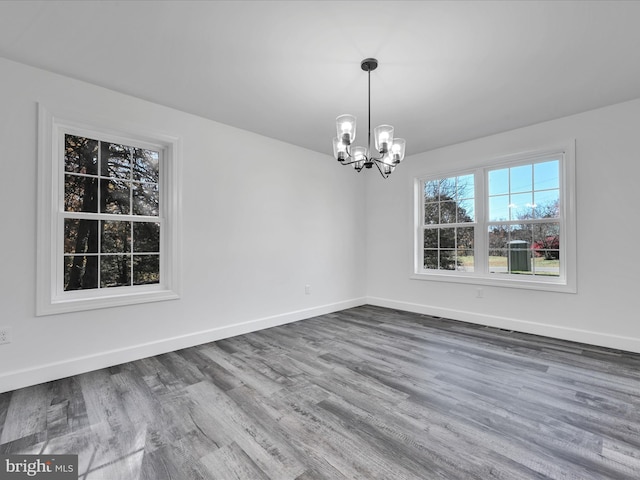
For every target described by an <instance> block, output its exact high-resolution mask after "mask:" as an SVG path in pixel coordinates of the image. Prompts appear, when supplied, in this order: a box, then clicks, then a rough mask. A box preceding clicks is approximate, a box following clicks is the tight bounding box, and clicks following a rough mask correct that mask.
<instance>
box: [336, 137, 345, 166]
mask: <svg viewBox="0 0 640 480" xmlns="http://www.w3.org/2000/svg"><path fill="white" fill-rule="evenodd" d="M333 156H334V157H335V158H336V160H340V161H344V160H346V158H347V146H346V145H345V144H344V143H342V140H340V139H339V138H338V137H335V138H334V139H333Z"/></svg>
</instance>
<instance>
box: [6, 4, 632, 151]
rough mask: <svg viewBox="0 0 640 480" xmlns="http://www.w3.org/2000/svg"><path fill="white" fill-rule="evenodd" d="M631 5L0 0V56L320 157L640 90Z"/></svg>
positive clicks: (441, 141)
mask: <svg viewBox="0 0 640 480" xmlns="http://www.w3.org/2000/svg"><path fill="white" fill-rule="evenodd" d="M639 24H640V2H634V1H631V2H615V1H602V2H600V1H590V2H580V1H572V2H561V1H555V2H551V1H549V2H542V1H534V2H525V1H518V2H507V1H498V2H484V1H470V2H466V1H455V2H452V1H446V2H440V1H424V2H422V1H408V2H401V1H385V2H371V1H348V2H340V1H229V2H227V1H197V2H193V1H115V2H114V1H100V2H93V1H91V2H89V1H84V2H78V1H75V0H74V1H56V0H53V1H24V0H22V1H0V56H4V57H6V58H9V59H12V60H16V61H19V62H22V63H26V64H29V65H33V66H36V67H40V68H43V69H46V70H49V71H52V72H57V73H60V74H63V75H66V76H69V77H74V78H77V79H81V80H85V81H87V82H90V83H93V84H96V85H101V86H104V87H107V88H110V89H112V90H116V91H119V92H123V93H126V94H130V95H134V96H136V97H140V98H143V99H146V100H150V101H153V102H156V103H160V104H163V105H168V106H170V107H173V108H176V109H179V110H183V111H185V112H190V113H193V114H196V115H200V116H202V117H206V118H210V119H212V120H216V121H219V122H222V123H225V124H228V125H233V126H236V127H239V128H243V129H246V130H249V131H252V132H256V133H259V134H262V135H266V136H268V137H272V138H276V139H279V140H283V141H286V142H289V143H293V144H296V145H300V146H302V147H306V148H309V149H311V150H315V151H318V152H324V153H327V154H331V153H332V146H331V140H332V138H333V137H334V136H335V127H334V123H335V117H336V116H337V115H339V114H342V113H351V114H354V115H356V116H357V117H358V119H359V124H358V135H357V138H356V144H364V143H365V142H366V119H367V74H366V73H365V72H363V71H362V70H361V69H360V61H361V60H362V59H364V58H366V57H375V58H377V59H378V60H379V67H378V69H377V70H376V71H374V72H372V73H371V83H372V85H371V88H372V93H371V95H372V105H371V108H372V111H371V115H372V120H371V121H372V126H376V125H377V124H380V123H389V124H392V125H394V126H395V129H396V136H400V137H404V138H405V139H406V140H407V155H411V154H415V153H419V152H422V151H426V150H431V149H433V148H437V147H440V146H444V145H450V144H453V143H458V142H461V141H464V140H469V139H472V138H478V137H482V136H486V135H489V134H492V133H497V132H501V131H505V130H510V129H513V128H517V127H520V126H525V125H531V124H534V123H537V122H541V121H545V120H549V119H553V118H558V117H562V116H566V115H570V114H573V113H578V112H582V111H586V110H590V109H593V108H598V107H601V106H604V105H609V104H613V103H617V102H622V101H626V100H630V99H634V98H639V97H640V61H639V52H640V28H638V25H639Z"/></svg>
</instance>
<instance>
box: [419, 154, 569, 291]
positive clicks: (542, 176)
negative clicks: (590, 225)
mask: <svg viewBox="0 0 640 480" xmlns="http://www.w3.org/2000/svg"><path fill="white" fill-rule="evenodd" d="M574 157H575V156H574V148H573V144H572V143H571V142H569V143H568V144H567V145H565V146H563V147H562V148H555V149H550V150H544V151H542V150H541V151H539V152H533V153H531V152H530V153H526V154H521V155H512V156H509V157H506V158H502V159H500V160H497V161H495V163H494V162H487V165H486V166H482V167H479V168H477V167H476V168H473V169H469V170H466V171H460V172H452V173H447V174H444V175H443V174H440V175H435V176H429V177H423V178H418V179H416V182H415V185H416V206H415V209H416V237H415V238H416V239H415V245H416V248H415V271H414V276H413V278H419V279H431V280H444V281H456V282H462V283H477V284H487V285H500V286H510V287H521V288H534V289H543V290H552V291H566V292H575V291H576V289H575V244H576V240H575V174H574V170H575V158H574Z"/></svg>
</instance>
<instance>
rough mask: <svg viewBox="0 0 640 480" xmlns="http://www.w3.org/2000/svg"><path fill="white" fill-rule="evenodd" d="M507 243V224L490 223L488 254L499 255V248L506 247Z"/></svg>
mask: <svg viewBox="0 0 640 480" xmlns="http://www.w3.org/2000/svg"><path fill="white" fill-rule="evenodd" d="M507 243H509V226H508V225H492V226H490V227H489V256H491V255H499V254H500V253H499V250H504V249H506V248H507Z"/></svg>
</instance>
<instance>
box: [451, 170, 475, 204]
mask: <svg viewBox="0 0 640 480" xmlns="http://www.w3.org/2000/svg"><path fill="white" fill-rule="evenodd" d="M456 193H457V197H456V198H458V199H464V198H474V197H475V185H474V175H473V174H471V175H464V176H462V177H458V191H457V192H456Z"/></svg>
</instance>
